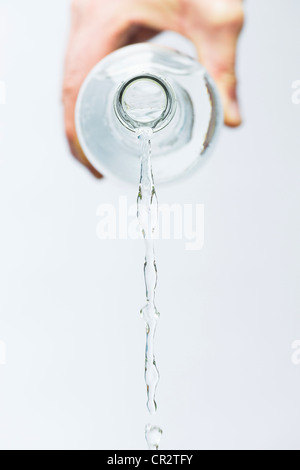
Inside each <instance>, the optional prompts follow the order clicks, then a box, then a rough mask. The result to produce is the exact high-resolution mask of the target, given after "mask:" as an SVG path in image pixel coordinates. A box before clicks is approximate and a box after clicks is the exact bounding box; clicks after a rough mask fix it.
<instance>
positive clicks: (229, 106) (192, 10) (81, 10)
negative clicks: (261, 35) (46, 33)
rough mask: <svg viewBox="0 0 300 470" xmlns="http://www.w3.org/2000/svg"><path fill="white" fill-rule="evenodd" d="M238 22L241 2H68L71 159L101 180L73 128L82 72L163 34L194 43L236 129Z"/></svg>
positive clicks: (229, 122) (67, 111)
mask: <svg viewBox="0 0 300 470" xmlns="http://www.w3.org/2000/svg"><path fill="white" fill-rule="evenodd" d="M243 19H244V15H243V4H242V0H73V2H72V18H71V31H70V38H69V45H68V49H67V54H66V60H65V73H64V83H63V104H64V112H65V131H66V135H67V138H68V141H69V144H70V148H71V152H72V153H73V155H74V156H75V157H76V158H77V159H78V160H79V161H80V162H81V163H83V164H84V165H85V166H86V167H87V168H89V170H90V171H91V172H92V173H93V174H94V175H95V176H97V177H101V175H100V174H99V173H98V172H97V171H96V170H95V169H94V168H93V167H92V165H91V164H90V163H89V162H88V160H87V158H86V157H85V155H84V154H83V152H82V150H81V148H80V145H79V142H78V139H77V136H76V129H75V121H74V114H75V105H76V99H77V96H78V92H79V89H80V87H81V85H82V83H83V81H84V79H85V78H86V76H87V74H88V73H89V72H90V70H91V69H92V68H93V67H94V65H96V64H97V63H98V62H99V61H100V60H101V59H102V58H103V57H105V56H106V55H107V54H109V53H111V52H113V51H114V50H116V49H118V48H120V47H123V46H125V45H128V44H133V43H136V42H142V41H147V40H148V39H150V38H151V37H153V36H154V35H155V34H157V33H158V32H161V31H163V30H173V31H176V32H178V33H180V34H182V35H184V36H186V37H187V38H188V39H190V40H191V41H192V42H193V43H194V44H195V46H196V48H197V52H198V57H199V60H200V62H201V63H202V64H203V65H204V66H205V67H206V69H207V70H208V72H209V73H210V75H211V76H212V77H213V78H214V80H215V82H216V84H217V86H218V89H219V91H220V94H221V98H222V101H223V106H224V112H225V124H226V125H228V126H231V127H236V126H239V125H240V124H241V116H240V111H239V105H238V99H237V90H236V86H237V80H236V75H235V59H236V46H237V41H238V37H239V33H240V31H241V29H242V26H243Z"/></svg>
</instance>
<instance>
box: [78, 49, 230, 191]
mask: <svg viewBox="0 0 300 470" xmlns="http://www.w3.org/2000/svg"><path fill="white" fill-rule="evenodd" d="M222 122H223V114H222V108H221V104H220V99H219V96H218V93H217V91H216V87H215V85H214V83H213V81H212V80H211V78H210V77H209V75H208V74H207V72H206V70H205V69H204V68H203V67H202V65H201V64H200V63H199V62H197V61H196V60H195V59H193V58H191V57H189V56H186V55H184V54H182V53H180V52H177V51H175V50H173V49H170V48H167V47H162V46H158V45H154V44H150V43H144V44H136V45H133V46H128V47H125V48H123V49H119V50H117V51H116V52H114V53H112V54H110V55H109V56H107V57H106V58H105V59H103V60H102V61H101V62H99V64H97V65H96V66H95V67H94V69H93V70H92V71H91V72H90V74H89V75H88V77H87V78H86V80H85V82H84V84H83V86H82V88H81V90H80V93H79V96H78V100H77V106H76V129H77V133H78V138H79V141H80V144H81V146H82V148H83V151H84V152H85V154H86V156H87V158H88V159H89V160H90V162H91V163H92V164H93V166H94V167H95V168H97V170H99V171H100V172H101V173H103V174H104V175H113V176H115V177H117V178H119V179H121V180H123V181H126V182H129V183H133V184H135V185H136V184H137V181H138V180H139V173H140V161H139V146H138V145H137V137H136V131H137V129H139V128H140V127H151V128H152V130H153V137H152V139H151V140H152V166H153V173H154V177H155V181H156V183H157V184H159V183H167V182H170V181H174V180H176V179H178V178H183V177H185V176H187V175H188V174H190V173H192V172H194V171H195V170H196V169H198V168H200V167H201V165H202V164H203V163H204V162H205V161H206V160H207V156H208V154H209V153H210V152H209V151H210V150H211V148H212V147H213V144H214V142H215V140H216V137H217V134H218V131H219V129H220V127H221V125H222Z"/></svg>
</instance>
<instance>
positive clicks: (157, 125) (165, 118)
mask: <svg viewBox="0 0 300 470" xmlns="http://www.w3.org/2000/svg"><path fill="white" fill-rule="evenodd" d="M141 80H149V81H153V82H155V83H156V84H157V85H159V86H160V87H161V88H162V89H163V91H164V93H165V97H166V106H165V108H164V110H163V111H162V113H161V114H160V116H158V118H156V119H153V120H149V121H148V122H142V121H138V120H135V119H133V118H132V117H131V116H130V115H129V114H128V113H127V112H126V110H125V109H124V106H123V98H124V95H125V93H126V91H127V90H128V89H129V87H130V86H131V85H132V84H133V83H134V82H138V81H141ZM176 107H177V101H176V95H175V92H174V90H173V88H172V87H171V85H170V84H169V83H168V81H167V80H166V79H165V78H162V77H159V76H158V75H154V74H152V73H141V74H139V75H135V76H133V77H130V78H128V79H127V80H125V81H124V82H122V83H121V85H120V86H119V88H118V90H117V92H116V94H115V98H114V111H115V114H116V116H117V118H118V119H119V121H120V122H121V124H123V126H125V127H126V128H127V129H128V130H130V131H131V132H136V131H137V130H138V129H140V128H145V127H149V128H151V129H152V131H153V132H158V131H160V130H162V129H164V128H165V127H166V126H167V125H168V124H169V123H170V122H171V120H172V119H173V117H174V115H175V112H176Z"/></svg>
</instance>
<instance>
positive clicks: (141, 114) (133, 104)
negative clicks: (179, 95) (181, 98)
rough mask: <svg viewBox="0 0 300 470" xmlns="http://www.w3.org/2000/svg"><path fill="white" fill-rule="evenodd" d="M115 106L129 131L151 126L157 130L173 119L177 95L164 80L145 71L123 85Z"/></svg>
mask: <svg viewBox="0 0 300 470" xmlns="http://www.w3.org/2000/svg"><path fill="white" fill-rule="evenodd" d="M114 109H115V113H116V116H117V118H118V119H119V121H120V122H121V123H122V124H123V125H124V126H125V127H126V128H127V129H129V130H130V131H132V132H135V131H136V130H137V129H139V128H141V127H149V128H151V129H152V130H153V132H158V131H159V130H161V129H163V128H164V127H166V126H167V125H168V124H169V122H170V121H171V120H172V118H173V116H174V114H175V111H176V96H175V93H174V91H173V89H172V87H171V86H170V85H169V83H167V82H166V80H165V79H162V78H159V77H157V76H155V75H152V74H142V75H139V76H135V77H133V78H130V79H129V80H127V81H126V82H124V83H122V84H121V86H120V87H119V89H118V91H117V93H116V96H115V100H114Z"/></svg>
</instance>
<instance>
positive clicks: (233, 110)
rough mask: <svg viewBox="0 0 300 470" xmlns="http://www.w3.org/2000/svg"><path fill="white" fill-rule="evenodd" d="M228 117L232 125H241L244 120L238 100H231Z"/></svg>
mask: <svg viewBox="0 0 300 470" xmlns="http://www.w3.org/2000/svg"><path fill="white" fill-rule="evenodd" d="M228 118H229V120H230V122H231V123H232V125H236V126H237V125H239V124H240V123H241V122H242V117H241V113H240V108H239V105H238V103H237V101H230V103H229V105H228Z"/></svg>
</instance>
